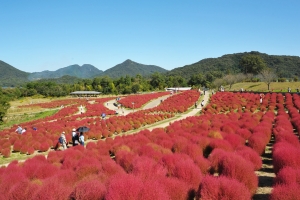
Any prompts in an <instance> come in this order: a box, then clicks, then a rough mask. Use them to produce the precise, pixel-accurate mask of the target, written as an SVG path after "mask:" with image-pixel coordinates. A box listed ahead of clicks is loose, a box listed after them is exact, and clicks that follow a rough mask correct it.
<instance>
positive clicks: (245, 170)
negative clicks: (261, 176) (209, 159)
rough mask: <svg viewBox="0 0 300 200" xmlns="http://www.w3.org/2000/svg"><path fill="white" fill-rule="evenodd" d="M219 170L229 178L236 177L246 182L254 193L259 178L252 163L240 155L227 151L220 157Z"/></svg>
mask: <svg viewBox="0 0 300 200" xmlns="http://www.w3.org/2000/svg"><path fill="white" fill-rule="evenodd" d="M219 172H220V174H221V175H224V176H226V177H229V178H234V179H237V180H238V181H240V182H241V183H244V184H245V185H246V187H247V188H248V190H249V191H250V193H251V194H252V195H253V194H255V191H256V189H257V186H258V178H257V176H256V175H255V173H254V167H253V165H252V163H250V162H249V161H246V160H245V159H243V158H242V157H241V156H239V155H235V154H233V153H227V154H225V156H223V157H222V158H221V159H220V162H219Z"/></svg>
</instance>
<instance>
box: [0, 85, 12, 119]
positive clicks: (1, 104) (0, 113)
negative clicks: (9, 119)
mask: <svg viewBox="0 0 300 200" xmlns="http://www.w3.org/2000/svg"><path fill="white" fill-rule="evenodd" d="M9 107H10V104H9V98H8V97H7V96H6V95H4V94H3V92H2V89H1V88H0V124H2V123H3V118H4V117H5V115H6V113H7V110H8V109H9Z"/></svg>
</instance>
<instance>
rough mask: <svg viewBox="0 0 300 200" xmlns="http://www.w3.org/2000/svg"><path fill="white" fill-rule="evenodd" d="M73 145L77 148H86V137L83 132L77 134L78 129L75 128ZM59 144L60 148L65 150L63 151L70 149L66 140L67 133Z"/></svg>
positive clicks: (62, 134)
mask: <svg viewBox="0 0 300 200" xmlns="http://www.w3.org/2000/svg"><path fill="white" fill-rule="evenodd" d="M71 134H72V145H73V146H77V145H82V146H84V135H83V132H77V131H76V129H75V128H74V129H73V130H72V133H71ZM58 143H59V144H60V146H61V147H62V148H63V150H65V149H67V148H68V141H67V139H66V133H65V132H64V131H63V132H62V133H61V135H60V137H59V139H58Z"/></svg>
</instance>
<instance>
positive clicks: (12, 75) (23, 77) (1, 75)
mask: <svg viewBox="0 0 300 200" xmlns="http://www.w3.org/2000/svg"><path fill="white" fill-rule="evenodd" d="M28 75H29V73H27V72H23V71H21V70H18V69H16V68H15V67H13V66H11V65H9V64H7V63H6V62H3V61H1V60H0V86H3V87H15V86H19V85H21V84H23V83H25V82H28V79H27V77H28Z"/></svg>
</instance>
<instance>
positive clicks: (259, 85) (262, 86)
mask: <svg viewBox="0 0 300 200" xmlns="http://www.w3.org/2000/svg"><path fill="white" fill-rule="evenodd" d="M288 87H290V88H291V89H292V92H296V89H297V88H299V89H300V82H274V83H271V85H270V90H271V91H273V92H287V90H288ZM241 88H243V89H244V90H247V91H257V92H268V86H267V84H266V83H264V82H255V83H254V82H244V83H236V84H234V85H232V87H231V89H229V86H228V85H227V86H225V91H239V90H240V89H241Z"/></svg>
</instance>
